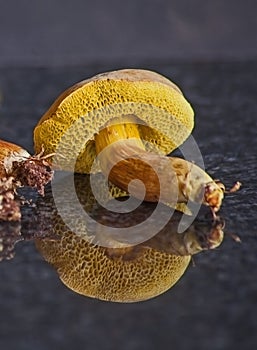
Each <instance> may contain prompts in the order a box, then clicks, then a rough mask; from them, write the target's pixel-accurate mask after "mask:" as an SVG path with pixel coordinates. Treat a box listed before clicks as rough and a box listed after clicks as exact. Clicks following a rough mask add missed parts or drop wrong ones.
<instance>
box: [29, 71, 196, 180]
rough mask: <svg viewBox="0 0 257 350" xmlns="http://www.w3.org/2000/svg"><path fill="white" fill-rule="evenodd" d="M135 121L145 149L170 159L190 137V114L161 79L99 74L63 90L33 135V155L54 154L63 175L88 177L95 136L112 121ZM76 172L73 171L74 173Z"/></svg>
mask: <svg viewBox="0 0 257 350" xmlns="http://www.w3.org/2000/svg"><path fill="white" fill-rule="evenodd" d="M131 114H133V115H135V116H136V117H137V118H138V129H139V133H140V136H141V138H142V140H143V142H144V143H145V145H146V149H147V150H151V151H153V150H154V151H155V152H157V153H161V154H168V153H170V152H171V151H172V150H174V149H175V148H177V147H178V146H179V145H180V144H182V143H183V142H184V141H185V139H186V138H187V137H188V136H189V134H190V133H191V131H192V128H193V124H194V121H193V115H194V113H193V110H192V108H191V106H190V104H189V103H188V102H187V101H186V99H185V98H184V96H183V95H182V93H181V92H180V90H179V89H178V88H177V87H176V86H175V85H174V84H173V83H172V82H170V81H169V80H168V79H166V78H164V77H162V76H161V75H159V74H157V73H154V72H149V71H143V70H121V71H116V72H110V73H105V74H101V75H98V76H96V77H93V78H91V79H89V80H86V81H83V82H81V83H78V84H77V85H75V86H73V87H71V88H70V89H68V90H67V91H65V92H64V93H63V94H62V95H61V96H60V97H59V98H58V99H57V100H56V101H55V102H54V104H53V105H52V106H51V107H50V109H49V110H48V111H47V112H46V113H45V115H44V116H43V117H42V118H41V120H40V121H39V123H38V125H37V126H36V128H35V130H34V145H35V151H36V152H40V151H41V149H42V146H44V148H45V153H46V154H47V153H48V154H49V153H53V152H56V153H57V155H56V158H55V162H56V164H57V165H58V167H60V168H62V169H63V170H72V171H73V170H75V171H76V172H79V173H89V172H90V170H91V166H92V163H93V161H94V159H95V157H96V151H95V142H94V135H95V134H97V133H98V132H99V130H100V129H101V128H103V127H104V126H105V125H106V124H108V123H109V122H110V120H112V119H113V118H117V117H122V116H126V115H131ZM74 168H75V169H74Z"/></svg>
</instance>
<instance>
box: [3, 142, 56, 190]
mask: <svg viewBox="0 0 257 350" xmlns="http://www.w3.org/2000/svg"><path fill="white" fill-rule="evenodd" d="M41 151H42V150H41ZM46 158H47V157H44V156H43V154H42V153H39V154H38V155H35V156H31V155H30V154H29V153H28V152H27V151H26V150H25V149H23V148H22V147H20V146H18V145H16V144H13V143H10V142H6V141H3V140H0V179H3V178H9V177H11V178H12V179H13V182H12V186H13V188H12V189H11V190H14V189H15V188H17V187H20V186H30V187H32V188H36V189H37V191H38V192H39V193H40V194H41V195H43V194H44V186H45V185H46V184H47V183H48V182H49V181H51V179H52V177H53V171H52V170H51V169H50V165H49V163H48V162H47V160H46Z"/></svg>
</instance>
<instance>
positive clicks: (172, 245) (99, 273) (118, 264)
mask: <svg viewBox="0 0 257 350" xmlns="http://www.w3.org/2000/svg"><path fill="white" fill-rule="evenodd" d="M62 181H63V182H61V183H60V184H58V189H57V190H58V191H60V192H61V193H62V195H63V197H62V198H63V203H64V205H66V206H67V215H70V222H72V221H77V226H78V230H77V232H72V231H71V230H70V229H69V228H68V227H67V226H66V224H65V223H64V222H63V220H62V218H61V217H60V216H59V215H58V210H57V208H54V207H52V208H51V210H48V212H49V213H51V214H52V215H53V224H52V230H53V232H52V233H55V234H56V235H57V239H50V240H48V239H37V240H36V246H37V248H38V249H39V251H40V253H41V254H42V255H43V257H44V258H45V259H46V261H47V262H49V263H50V264H52V265H53V266H54V267H55V269H56V270H57V273H58V275H59V277H60V278H61V280H62V281H63V283H64V284H65V285H66V286H67V287H69V288H70V289H72V290H73V291H75V292H77V293H79V294H82V295H85V296H89V297H93V298H98V299H102V300H108V301H115V302H137V301H141V300H146V299H149V298H152V297H155V296H157V295H159V294H161V293H163V292H165V291H166V290H168V289H169V288H171V287H172V286H173V285H174V284H175V283H176V282H177V281H178V280H179V279H180V278H181V277H182V276H183V274H184V272H185V270H186V268H187V267H188V265H189V262H190V260H191V255H192V254H195V253H198V252H200V251H202V250H203V249H211V248H215V247H216V246H218V245H219V244H220V243H221V241H222V239H223V231H222V226H221V225H218V224H217V223H216V224H215V225H214V226H211V225H210V223H207V224H206V223H205V224H203V223H201V224H200V225H199V223H197V221H196V222H195V223H194V224H193V225H192V226H190V227H189V228H188V229H187V230H186V231H185V232H184V233H183V234H178V233H177V227H178V223H179V222H180V219H181V214H180V213H178V212H176V213H175V215H174V216H173V217H172V218H171V219H170V221H169V222H168V223H167V225H166V226H165V227H164V228H162V229H161V230H160V231H159V232H158V233H157V234H156V235H155V236H154V237H153V238H152V239H150V240H147V241H145V242H142V243H141V244H139V245H135V246H130V247H128V246H123V245H122V244H120V247H119V248H111V247H104V246H98V245H95V244H93V243H90V239H92V237H93V235H95V237H96V238H97V237H98V238H99V235H101V238H103V237H104V236H105V237H107V239H108V233H109V231H110V229H111V228H112V227H116V228H119V229H120V230H121V229H122V228H124V227H128V226H129V225H132V226H133V227H134V226H135V225H136V224H137V223H139V222H145V220H146V219H147V218H148V217H149V216H150V215H151V213H152V211H153V210H154V208H155V204H153V203H146V202H143V203H142V204H141V205H140V206H139V207H138V208H137V209H136V210H135V211H133V212H131V213H126V214H117V213H116V214H114V213H113V212H110V211H107V210H106V209H104V208H102V207H100V206H97V204H96V203H95V205H93V202H92V203H91V208H90V209H89V214H90V216H91V219H90V220H89V221H88V223H87V227H86V226H85V225H84V226H83V227H84V231H83V230H81V227H82V226H80V225H82V222H81V221H80V220H79V219H78V218H77V215H76V212H72V209H73V208H72V206H71V203H70V194H69V191H66V186H65V180H62ZM75 186H76V190H77V194H78V197H79V200H80V203H84V206H88V202H90V201H91V199H92V198H93V196H92V195H91V194H88V193H87V192H88V191H89V188H90V182H89V176H88V177H81V176H80V177H75ZM66 192H67V193H66ZM47 199H49V197H47ZM50 202H51V203H54V201H53V199H51V197H50ZM65 203H66V204H65ZM43 205H45V202H43ZM52 205H53V204H52ZM39 208H40V205H39ZM69 208H70V210H68V209H69ZM162 210H163V211H165V210H170V209H169V208H168V207H166V206H165V205H162ZM40 212H41V213H43V212H44V210H42V208H41V209H40ZM43 220H44V221H45V219H44V217H43ZM161 220H162V218H161V215H160V222H161ZM99 225H100V226H99ZM99 230H100V231H99ZM136 233H137V228H136V227H135V234H136Z"/></svg>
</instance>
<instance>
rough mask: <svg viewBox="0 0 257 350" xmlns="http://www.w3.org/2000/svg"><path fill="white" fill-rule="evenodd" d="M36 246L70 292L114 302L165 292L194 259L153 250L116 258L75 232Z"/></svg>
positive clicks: (144, 298) (142, 298) (153, 295)
mask: <svg viewBox="0 0 257 350" xmlns="http://www.w3.org/2000/svg"><path fill="white" fill-rule="evenodd" d="M36 245H37V248H38V249H39V251H40V252H41V254H42V255H43V256H44V258H45V259H46V261H48V262H49V263H50V264H52V265H53V266H54V267H55V269H56V270H57V273H58V275H59V277H60V279H61V280H62V282H63V283H64V284H65V285H66V286H67V287H68V288H70V289H72V290H73V291H75V292H77V293H79V294H82V295H85V296H89V297H93V298H97V299H102V300H108V301H115V302H137V301H142V300H146V299H149V298H152V297H155V296H157V295H159V294H161V293H163V292H165V291H166V290H168V289H169V288H170V287H172V286H173V285H174V284H175V283H176V282H177V281H178V279H179V278H180V277H181V276H182V275H183V273H184V271H185V270H186V268H187V266H188V264H189V262H190V258H191V257H190V256H178V255H173V254H167V253H163V252H160V251H158V250H155V249H153V248H147V249H143V248H142V250H139V251H138V252H137V253H136V254H135V255H134V254H133V252H131V254H130V252H129V251H128V252H127V254H122V255H121V256H119V257H117V258H115V257H112V256H110V255H109V254H108V253H107V249H106V248H104V247H99V246H95V245H92V244H90V243H89V242H88V241H87V240H85V239H83V238H82V237H79V236H77V235H76V234H74V233H72V232H67V233H65V234H63V235H62V236H61V239H60V240H59V241H58V240H57V241H49V240H37V242H36ZM124 253H125V252H124ZM130 256H131V258H130Z"/></svg>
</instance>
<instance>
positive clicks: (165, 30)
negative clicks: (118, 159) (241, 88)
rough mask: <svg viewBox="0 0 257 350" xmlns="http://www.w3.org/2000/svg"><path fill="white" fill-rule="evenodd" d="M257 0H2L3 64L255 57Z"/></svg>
mask: <svg viewBox="0 0 257 350" xmlns="http://www.w3.org/2000/svg"><path fill="white" fill-rule="evenodd" d="M256 9H257V2H256V0H215V1H214V0H193V1H188V0H130V1H122V0H108V1H106V0H94V1H89V0H84V1H83V0H75V1H68V0H38V1H35V0H8V1H7V2H6V1H4V0H0V66H7V65H19V66H24V65H26V66H31V65H33V66H38V65H41V66H47V65H59V66H60V65H74V64H83V65H84V64H90V63H93V62H94V63H103V62H104V63H108V62H110V61H111V62H112V63H115V62H119V63H120V62H122V63H124V64H127V65H129V64H130V63H131V64H133V63H134V62H136V63H139V62H141V64H144V63H149V61H150V63H151V62H155V63H156V62H157V61H158V62H159V63H162V62H164V63H169V62H170V61H174V60H179V61H181V60H183V61H192V60H216V61H217V60H251V59H255V58H256V57H257V30H256V28H257V23H256V18H257V16H256V13H257V11H256Z"/></svg>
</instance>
